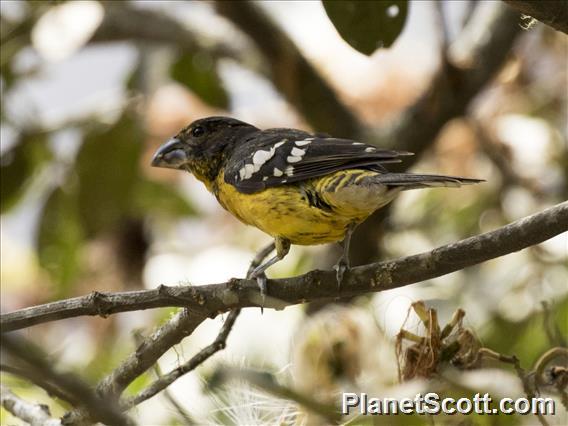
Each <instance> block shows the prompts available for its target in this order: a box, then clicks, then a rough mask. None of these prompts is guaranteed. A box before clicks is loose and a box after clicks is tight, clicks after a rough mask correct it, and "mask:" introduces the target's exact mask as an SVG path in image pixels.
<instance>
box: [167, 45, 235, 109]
mask: <svg viewBox="0 0 568 426" xmlns="http://www.w3.org/2000/svg"><path fill="white" fill-rule="evenodd" d="M170 73H171V76H172V78H173V79H174V80H176V81H177V82H179V83H181V84H183V85H184V86H186V87H188V88H189V89H190V90H191V91H192V92H193V93H195V94H196V95H197V96H199V97H200V98H201V99H202V100H203V101H204V102H206V103H208V104H209V105H212V106H214V107H218V108H227V106H228V105H229V98H228V96H227V92H225V89H224V88H223V84H222V82H221V79H220V78H219V75H218V74H217V70H216V63H215V61H214V59H213V58H212V57H211V56H210V55H208V54H207V53H204V52H199V53H195V54H189V53H187V54H183V55H181V56H180V57H179V59H178V60H177V61H176V62H174V63H173V64H172V66H171V69H170Z"/></svg>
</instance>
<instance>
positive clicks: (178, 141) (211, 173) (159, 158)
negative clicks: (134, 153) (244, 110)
mask: <svg viewBox="0 0 568 426" xmlns="http://www.w3.org/2000/svg"><path fill="white" fill-rule="evenodd" d="M256 130H258V129H257V128H256V127H254V126H252V125H250V124H247V123H245V122H243V121H239V120H236V119H234V118H229V117H207V118H202V119H199V120H196V121H194V122H193V123H191V124H190V125H189V126H186V127H184V128H183V129H182V130H181V131H180V132H179V133H178V134H177V135H175V136H174V137H173V138H171V139H170V140H168V141H167V142H166V143H164V144H163V145H162V146H160V148H158V150H157V151H156V153H155V154H154V158H152V166H154V167H165V168H170V169H180V170H186V171H189V172H191V173H193V174H194V175H195V176H196V177H197V178H198V179H200V180H201V181H203V182H205V183H206V184H209V183H210V182H211V181H213V180H214V179H215V177H216V176H217V174H218V173H219V170H220V167H221V165H222V162H223V157H224V156H225V155H228V153H229V152H230V151H232V149H233V148H234V146H235V143H236V142H237V141H238V140H239V138H241V137H242V136H244V135H245V134H247V133H250V132H253V131H256Z"/></svg>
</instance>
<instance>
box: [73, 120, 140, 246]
mask: <svg viewBox="0 0 568 426" xmlns="http://www.w3.org/2000/svg"><path fill="white" fill-rule="evenodd" d="M141 149H142V134H141V132H140V129H139V127H138V124H137V123H136V122H135V121H134V120H133V119H132V118H131V117H129V116H127V115H124V116H123V117H122V118H121V119H120V120H119V121H118V122H117V123H116V124H115V125H114V126H112V127H111V128H109V129H106V130H104V131H102V132H101V131H96V130H95V131H93V132H92V133H91V134H89V135H87V137H86V138H85V141H84V143H83V146H82V147H81V149H80V151H79V154H78V156H77V164H76V168H77V175H78V178H79V194H78V200H79V214H80V217H81V222H82V223H83V226H84V228H85V230H86V231H87V233H88V235H89V236H90V235H94V234H97V233H99V232H104V231H109V230H112V229H113V227H115V226H117V225H118V224H119V223H120V220H121V219H122V218H123V217H124V216H126V215H128V214H130V212H131V210H132V206H131V201H132V194H133V189H134V187H135V185H136V181H137V179H138V178H139V173H138V167H139V162H140V155H141Z"/></svg>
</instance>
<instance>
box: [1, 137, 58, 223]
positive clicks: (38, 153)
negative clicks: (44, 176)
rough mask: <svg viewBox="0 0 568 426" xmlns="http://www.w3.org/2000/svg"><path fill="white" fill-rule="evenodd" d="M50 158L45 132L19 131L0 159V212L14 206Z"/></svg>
mask: <svg viewBox="0 0 568 426" xmlns="http://www.w3.org/2000/svg"><path fill="white" fill-rule="evenodd" d="M50 159H51V155H50V152H49V149H48V147H47V135H46V134H45V133H21V134H20V135H19V137H18V140H16V141H15V143H14V145H13V146H12V147H11V148H10V149H8V151H7V152H5V153H3V154H2V159H1V160H0V196H1V197H2V203H0V206H1V207H0V208H1V211H2V213H4V212H5V211H7V210H10V209H11V208H13V207H15V206H16V205H17V204H18V202H19V201H20V199H21V197H22V196H23V195H24V194H25V193H26V191H27V189H28V188H29V185H30V184H31V183H32V182H33V180H34V177H35V176H36V175H37V173H38V171H40V170H41V166H43V165H45V163H46V162H48V161H49V160H50Z"/></svg>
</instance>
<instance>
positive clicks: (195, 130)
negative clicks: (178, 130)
mask: <svg viewBox="0 0 568 426" xmlns="http://www.w3.org/2000/svg"><path fill="white" fill-rule="evenodd" d="M204 133H205V129H204V128H203V127H201V126H197V127H194V128H193V129H192V130H191V136H193V137H194V138H198V137H199V136H202V135H203V134H204Z"/></svg>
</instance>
